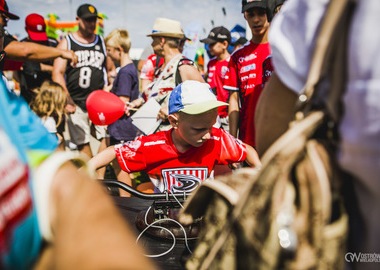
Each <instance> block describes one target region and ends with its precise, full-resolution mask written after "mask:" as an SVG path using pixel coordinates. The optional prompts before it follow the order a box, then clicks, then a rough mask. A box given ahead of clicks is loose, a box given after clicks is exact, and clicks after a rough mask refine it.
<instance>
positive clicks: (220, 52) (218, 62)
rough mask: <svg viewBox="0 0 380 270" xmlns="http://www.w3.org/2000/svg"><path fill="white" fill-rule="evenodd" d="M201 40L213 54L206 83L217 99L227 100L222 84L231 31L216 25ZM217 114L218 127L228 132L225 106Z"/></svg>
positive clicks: (228, 56)
mask: <svg viewBox="0 0 380 270" xmlns="http://www.w3.org/2000/svg"><path fill="white" fill-rule="evenodd" d="M201 42H203V43H206V44H208V45H209V49H210V54H211V55H212V56H214V57H213V58H211V59H210V61H209V62H208V64H207V76H206V77H207V83H208V84H209V85H210V87H211V89H212V90H213V92H214V94H215V95H216V97H217V99H218V100H220V101H223V102H228V96H229V94H230V93H229V91H228V90H225V89H224V88H223V85H224V80H225V77H226V72H227V70H228V62H229V61H230V53H229V52H228V50H227V49H228V46H229V45H230V43H231V33H230V31H228V29H227V28H225V27H223V26H218V27H215V28H213V29H212V30H211V32H210V34H209V35H208V37H207V38H205V39H201ZM218 116H219V118H218V122H220V127H221V128H223V129H224V130H225V131H227V132H229V125H228V109H227V107H226V106H224V107H221V108H219V112H218Z"/></svg>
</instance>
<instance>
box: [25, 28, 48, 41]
mask: <svg viewBox="0 0 380 270" xmlns="http://www.w3.org/2000/svg"><path fill="white" fill-rule="evenodd" d="M27 32H28V34H29V37H30V39H31V40H34V41H47V40H48V37H47V34H46V32H32V31H30V30H27Z"/></svg>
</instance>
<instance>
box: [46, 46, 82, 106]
mask: <svg viewBox="0 0 380 270" xmlns="http://www.w3.org/2000/svg"><path fill="white" fill-rule="evenodd" d="M57 48H58V49H62V50H66V49H67V40H66V39H62V40H61V42H59V44H58V46H57ZM66 67H67V60H66V59H63V58H56V59H55V60H54V64H53V72H52V80H53V81H55V82H56V83H59V84H60V85H61V86H62V87H63V89H64V90H65V91H66V93H67V105H66V107H65V109H66V112H67V113H74V112H75V110H76V106H75V103H74V101H73V100H72V98H71V96H70V93H69V91H68V90H67V87H66V81H65V72H66Z"/></svg>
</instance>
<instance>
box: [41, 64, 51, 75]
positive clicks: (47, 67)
mask: <svg viewBox="0 0 380 270" xmlns="http://www.w3.org/2000/svg"><path fill="white" fill-rule="evenodd" d="M40 67H41V71H44V72H48V73H50V74H51V73H52V72H53V66H52V65H46V64H42V63H40Z"/></svg>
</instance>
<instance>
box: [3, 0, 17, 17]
mask: <svg viewBox="0 0 380 270" xmlns="http://www.w3.org/2000/svg"><path fill="white" fill-rule="evenodd" d="M0 13H3V14H4V15H5V16H7V17H8V18H9V19H11V20H18V19H20V17H19V16H17V15H15V14H13V13H10V12H9V8H8V5H7V2H6V1H5V0H0Z"/></svg>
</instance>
